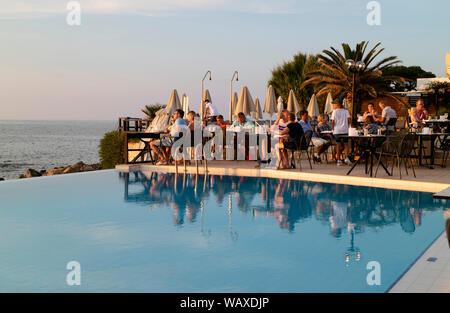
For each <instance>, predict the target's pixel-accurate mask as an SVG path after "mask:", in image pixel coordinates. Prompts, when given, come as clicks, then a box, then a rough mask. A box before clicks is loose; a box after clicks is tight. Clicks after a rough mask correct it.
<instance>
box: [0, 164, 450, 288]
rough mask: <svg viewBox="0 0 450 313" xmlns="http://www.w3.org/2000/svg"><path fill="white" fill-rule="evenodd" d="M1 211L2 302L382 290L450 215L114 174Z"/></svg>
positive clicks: (374, 199) (23, 195)
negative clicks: (374, 277)
mask: <svg viewBox="0 0 450 313" xmlns="http://www.w3.org/2000/svg"><path fill="white" fill-rule="evenodd" d="M0 201H1V202H0V251H1V253H0V291H1V292H10V291H21V292H22V291H23V292H30V291H37V292H42V291H56V292H93V291H100V292H102V291H111V292H133V291H136V292H384V291H386V290H387V289H388V288H389V287H390V286H391V285H392V284H393V283H394V282H395V281H396V279H398V278H399V276H400V275H401V274H402V273H403V272H404V271H405V270H406V269H407V268H408V267H409V266H410V265H411V263H413V262H414V260H415V259H416V258H417V257H418V256H419V255H420V254H421V253H422V252H423V251H424V250H425V249H426V248H427V247H428V246H429V245H430V243H431V242H432V241H433V240H434V239H435V238H436V237H437V236H438V235H439V234H440V233H441V232H442V231H443V225H444V219H443V214H442V213H443V210H444V209H447V208H449V207H450V206H449V203H448V202H446V201H445V200H433V199H432V195H431V194H429V193H419V192H410V191H398V190H387V189H379V188H369V187H356V186H347V185H334V184H323V183H311V182H303V181H294V180H282V179H272V178H252V177H235V176H214V175H210V176H207V177H206V179H205V176H203V175H190V174H186V175H183V174H178V175H176V174H168V173H157V172H134V173H129V174H128V173H117V172H115V171H100V172H91V173H83V174H71V175H62V176H54V177H45V178H37V179H28V180H20V181H19V180H18V181H7V182H1V183H0ZM70 261H77V262H79V264H80V267H81V272H80V273H81V285H79V286H76V285H75V286H69V285H68V284H67V282H66V276H67V275H68V273H69V270H68V269H67V268H66V265H67V263H68V262H70ZM370 261H376V262H379V264H380V266H381V272H380V274H381V276H380V277H381V284H380V285H368V284H367V281H366V277H367V275H368V274H369V272H370V270H368V269H367V268H366V266H367V264H368V263H369V262H370Z"/></svg>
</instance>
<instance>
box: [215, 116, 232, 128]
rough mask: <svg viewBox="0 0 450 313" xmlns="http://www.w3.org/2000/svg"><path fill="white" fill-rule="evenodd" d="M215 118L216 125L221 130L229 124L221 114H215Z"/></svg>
mask: <svg viewBox="0 0 450 313" xmlns="http://www.w3.org/2000/svg"><path fill="white" fill-rule="evenodd" d="M216 119H217V126H219V127H220V128H222V130H225V129H226V128H227V126H228V125H230V123H228V122H225V121H224V119H223V115H217V118H216Z"/></svg>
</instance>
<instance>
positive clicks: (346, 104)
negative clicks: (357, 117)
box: [342, 98, 348, 110]
mask: <svg viewBox="0 0 450 313" xmlns="http://www.w3.org/2000/svg"><path fill="white" fill-rule="evenodd" d="M342 106H343V107H344V109H347V110H348V102H347V98H344V100H343V101H342Z"/></svg>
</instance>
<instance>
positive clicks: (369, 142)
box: [342, 135, 392, 177]
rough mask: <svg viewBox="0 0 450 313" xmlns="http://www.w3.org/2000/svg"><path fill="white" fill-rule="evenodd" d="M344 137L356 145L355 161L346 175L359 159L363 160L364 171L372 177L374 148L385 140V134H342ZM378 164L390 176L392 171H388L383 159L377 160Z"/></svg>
mask: <svg viewBox="0 0 450 313" xmlns="http://www.w3.org/2000/svg"><path fill="white" fill-rule="evenodd" d="M342 137H344V138H348V139H349V140H351V141H352V142H353V143H354V144H355V145H356V146H357V152H356V155H355V161H354V162H353V164H352V167H351V168H350V170H349V171H348V172H347V175H350V174H351V172H352V171H353V170H354V169H355V167H356V166H357V165H358V164H359V163H360V162H361V160H364V161H365V173H366V174H370V177H373V163H374V162H373V160H374V157H375V158H376V150H377V149H378V148H379V147H381V145H382V144H383V142H385V141H386V138H387V136H386V135H347V136H342ZM379 162H380V165H381V166H382V167H383V169H384V170H385V171H386V173H387V174H388V175H389V176H392V173H390V172H389V171H388V169H387V168H386V166H385V165H384V163H383V161H382V160H381V159H380V160H379Z"/></svg>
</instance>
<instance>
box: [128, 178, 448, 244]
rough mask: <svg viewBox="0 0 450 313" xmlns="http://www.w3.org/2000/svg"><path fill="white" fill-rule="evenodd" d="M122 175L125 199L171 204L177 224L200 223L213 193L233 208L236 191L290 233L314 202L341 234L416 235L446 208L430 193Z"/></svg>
mask: <svg viewBox="0 0 450 313" xmlns="http://www.w3.org/2000/svg"><path fill="white" fill-rule="evenodd" d="M120 177H121V178H123V179H127V181H126V184H125V191H126V195H125V201H129V202H135V203H139V202H141V203H148V204H151V205H153V206H155V205H162V206H164V205H165V206H170V208H171V209H172V213H173V223H174V224H175V225H183V224H184V223H186V222H187V223H196V222H197V221H198V220H199V215H200V214H199V212H200V203H201V201H203V202H204V203H205V206H204V207H205V209H206V210H207V209H208V201H211V200H209V199H211V196H214V197H215V199H213V200H212V201H213V202H216V203H219V204H221V205H222V207H224V208H228V199H229V195H232V196H233V197H234V196H235V195H237V196H236V202H237V204H238V209H239V210H240V211H241V212H243V213H245V214H246V213H247V212H256V213H255V214H254V216H261V217H263V216H273V218H274V219H275V220H276V223H277V224H278V226H279V227H280V228H283V229H286V230H289V231H293V230H294V229H295V226H296V224H297V223H299V222H300V221H302V220H305V219H308V218H310V217H311V216H312V213H313V212H312V204H314V215H315V216H314V217H315V219H316V220H319V221H322V222H323V223H326V224H328V223H329V225H330V226H331V234H332V235H333V236H336V237H339V236H341V233H342V231H343V230H345V229H346V228H347V225H348V224H349V223H351V224H354V225H355V229H358V232H362V231H364V228H365V227H367V228H375V227H377V228H379V227H384V226H386V225H392V224H400V226H401V229H402V230H403V231H404V232H406V233H413V232H415V230H416V228H417V227H420V225H421V221H422V216H423V215H424V212H426V211H427V210H437V209H441V208H440V207H436V205H435V204H434V203H433V199H432V198H431V197H430V196H429V194H426V193H413V192H410V191H398V190H384V189H377V188H366V187H357V186H347V185H337V184H321V183H313V182H304V181H295V180H286V179H271V178H266V179H261V178H254V177H242V176H207V178H206V179H207V180H206V181H205V176H204V175H195V174H178V176H176V174H167V173H152V174H151V175H150V176H149V175H148V174H142V173H139V174H129V175H122V176H120ZM175 177H176V180H175ZM175 182H176V184H175ZM136 184H142V186H144V190H142V188H134V187H132V185H136ZM136 190H141V191H140V192H136ZM368 195H370V196H368ZM260 212H263V213H264V214H259V213H260Z"/></svg>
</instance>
